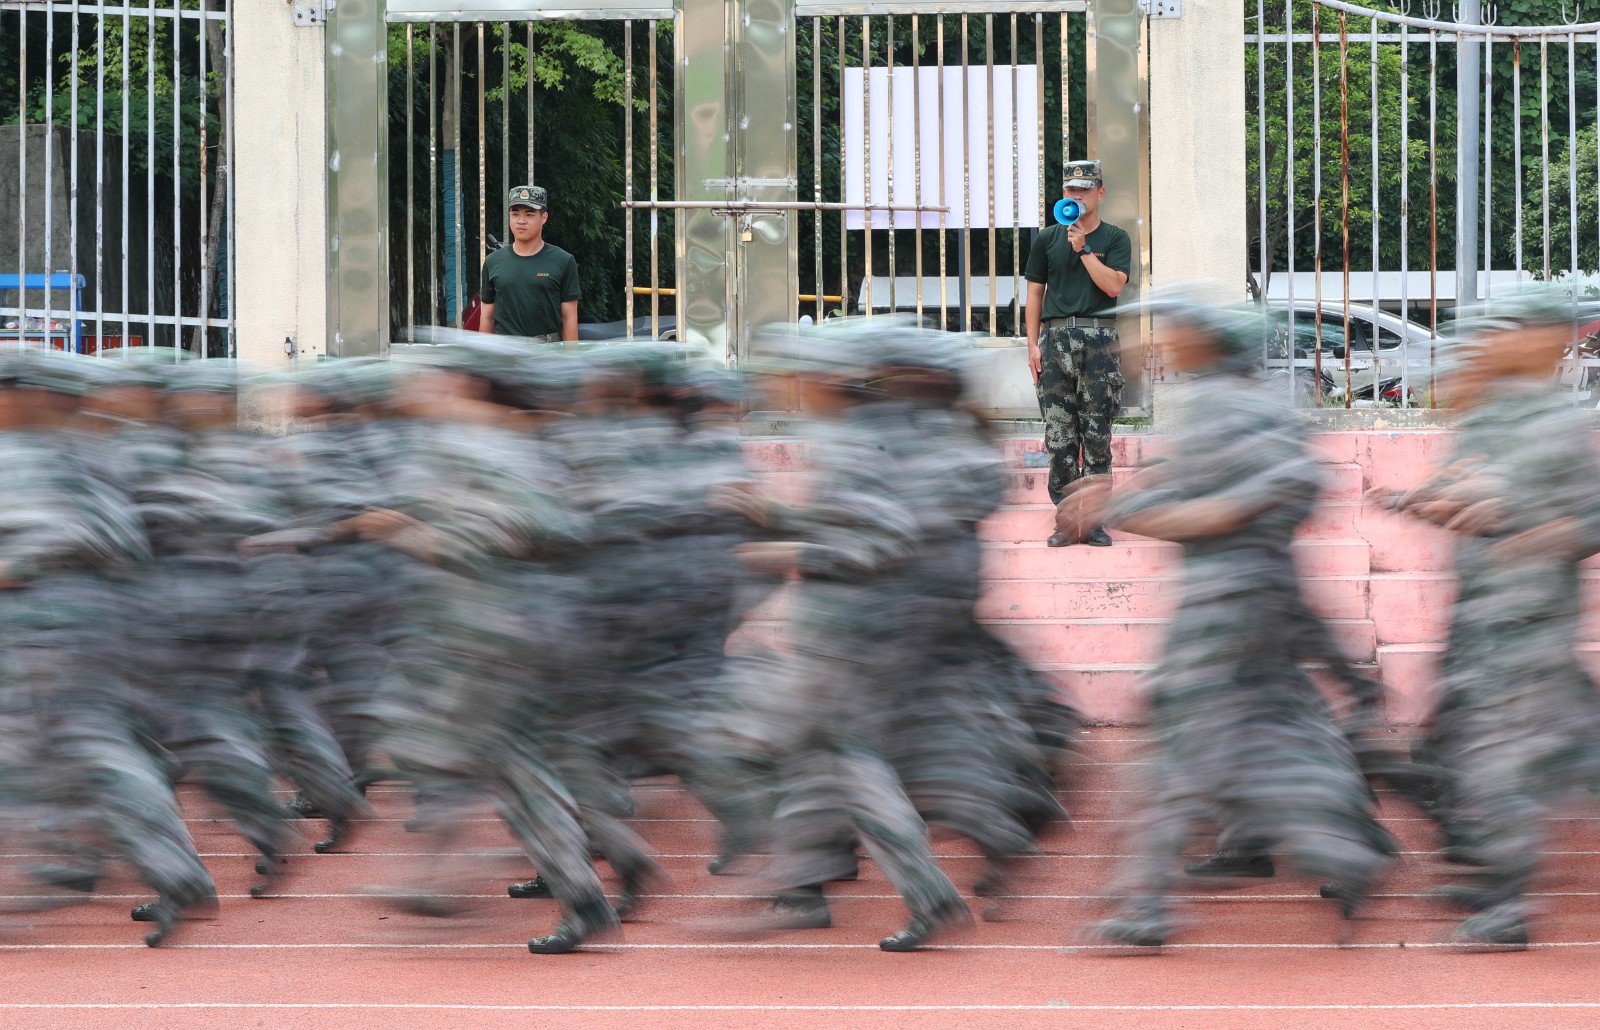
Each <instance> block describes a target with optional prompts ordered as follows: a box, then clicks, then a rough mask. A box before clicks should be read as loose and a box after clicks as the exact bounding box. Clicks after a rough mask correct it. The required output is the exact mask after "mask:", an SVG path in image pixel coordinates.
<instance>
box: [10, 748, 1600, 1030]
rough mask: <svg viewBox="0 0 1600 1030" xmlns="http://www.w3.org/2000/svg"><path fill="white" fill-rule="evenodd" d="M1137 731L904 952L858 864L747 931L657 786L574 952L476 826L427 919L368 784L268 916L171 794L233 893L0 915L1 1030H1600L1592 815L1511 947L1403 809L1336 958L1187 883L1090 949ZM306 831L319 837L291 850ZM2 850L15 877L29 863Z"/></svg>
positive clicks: (1549, 872)
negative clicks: (626, 884)
mask: <svg viewBox="0 0 1600 1030" xmlns="http://www.w3.org/2000/svg"><path fill="white" fill-rule="evenodd" d="M1137 734H1138V731H1110V730H1104V731H1095V732H1094V733H1092V734H1090V735H1089V736H1088V738H1087V742H1086V746H1085V752H1086V754H1087V755H1088V756H1089V759H1090V764H1088V765H1087V766H1086V767H1085V769H1084V770H1083V773H1082V775H1081V776H1080V777H1079V779H1078V781H1077V782H1076V784H1075V789H1074V791H1072V792H1070V793H1069V794H1067V795H1066V797H1065V799H1066V801H1067V804H1068V806H1069V808H1070V809H1071V811H1072V813H1073V815H1074V817H1075V823H1074V827H1073V829H1072V831H1070V832H1068V831H1063V832H1060V833H1058V834H1056V835H1054V836H1052V837H1051V838H1049V839H1048V840H1047V841H1045V842H1044V846H1043V849H1042V850H1041V853H1040V854H1038V855H1037V856H1034V857H1031V858H1029V859H1027V860H1026V861H1025V862H1024V863H1023V869H1022V873H1021V875H1020V876H1019V877H1018V879H1017V880H1016V882H1015V883H1014V884H1013V886H1012V896H1010V897H1008V898H1006V899H1003V900H1002V901H1001V902H1000V911H998V912H995V913H992V914H993V915H994V916H996V917H998V918H997V920H996V921H980V922H979V923H977V924H976V925H975V926H973V927H972V928H971V929H970V930H965V931H962V932H960V933H959V934H956V935H952V936H951V937H949V938H948V939H946V940H944V941H943V942H942V943H941V945H940V946H939V947H937V948H935V949H931V950H929V951H926V952H922V953H919V954H912V955H891V954H885V953H883V952H881V951H879V950H878V948H877V946H876V942H877V939H878V937H879V936H881V935H882V934H884V933H887V932H890V931H892V930H894V929H897V928H899V926H900V925H902V923H903V922H904V919H905V913H904V909H903V907H902V906H901V904H900V902H899V901H898V899H896V898H895V897H894V896H893V894H892V892H891V891H890V890H889V888H888V886H887V885H886V884H885V883H884V881H883V878H882V876H881V875H879V874H878V872H877V870H875V869H874V868H872V866H871V865H870V864H867V865H865V866H864V868H863V870H862V875H861V879H860V880H859V881H858V882H855V883H850V884H840V885H837V886H836V887H835V888H833V889H831V890H830V896H831V897H832V898H833V899H834V906H833V910H834V927H833V928H832V929H830V930H820V931H803V932H794V933H788V934H783V935H779V936H774V937H765V938H759V937H752V936H751V935H749V934H748V933H740V932H737V929H738V928H739V927H740V926H741V925H742V924H743V923H745V922H747V921H748V919H749V918H750V917H752V916H755V915H756V914H758V913H759V912H760V907H761V900H760V891H761V884H760V882H759V881H758V880H756V879H754V878H749V877H713V876H710V875H708V874H707V873H706V871H705V862H706V859H707V858H708V857H709V855H710V852H711V840H712V830H713V824H712V823H710V822H709V821H708V820H707V818H706V815H705V813H704V812H703V811H702V810H701V809H700V808H699V807H698V806H697V805H696V804H694V803H693V802H692V801H691V800H689V799H688V798H687V796H686V795H685V794H684V792H683V791H682V790H681V789H680V788H678V787H677V785H676V784H674V783H669V782H664V781H662V782H652V783H647V784H644V785H641V786H640V787H638V788H637V790H636V795H637V798H638V802H639V815H640V820H639V822H638V823H637V826H638V828H639V829H640V830H641V832H643V833H644V835H645V836H646V837H647V838H649V840H650V841H651V843H652V844H653V845H654V846H655V847H656V848H657V849H658V850H659V852H660V853H661V856H662V863H663V865H664V866H665V867H666V869H667V870H668V873H669V874H670V880H669V881H668V882H666V883H663V884H659V885H657V886H656V888H654V892H653V893H652V894H651V895H650V896H649V897H648V898H647V899H646V901H645V903H644V904H643V905H642V906H641V908H640V911H639V913H638V915H637V917H636V921H635V922H632V923H630V924H629V925H628V926H627V927H626V930H625V932H624V935H623V937H622V938H621V939H620V940H617V941H613V942H609V943H606V944H603V945H600V946H597V947H594V948H592V949H590V950H587V951H585V952H582V953H578V954H573V955H565V956H535V955H530V954H528V952H527V951H526V949H525V941H526V939H527V938H528V937H529V936H532V935H533V934H536V933H541V932H544V931H545V930H547V929H548V928H549V927H550V926H551V925H552V923H553V922H554V920H555V909H554V905H553V903H551V902H547V901H517V900H513V899H510V898H507V897H506V896H505V895H504V888H505V884H506V882H507V881H509V880H512V879H517V878H522V877H524V876H526V875H527V874H528V872H529V870H528V869H527V867H526V865H525V864H524V863H523V862H522V861H521V860H520V858H519V857H518V856H517V855H516V853H515V850H514V848H512V846H511V843H510V839H509V838H508V837H507V835H506V834H505V832H504V830H503V829H501V827H500V826H499V825H498V824H497V823H496V822H495V821H494V820H493V819H492V818H491V817H490V816H489V814H488V813H485V814H484V816H483V818H482V820H481V821H479V822H475V823H473V824H472V831H471V834H470V839H469V840H468V842H467V845H466V846H467V849H468V852H469V854H468V856H467V857H466V858H465V859H463V860H462V861H461V862H460V863H458V867H459V869H460V870H461V872H462V874H463V876H464V877H465V878H464V879H463V880H462V881H461V882H462V883H463V884H464V886H463V887H458V888H457V889H456V890H455V891H454V892H453V893H458V894H460V895H462V896H461V897H460V898H459V899H458V900H459V901H460V902H461V904H462V906H463V911H462V912H461V913H460V914H459V915H458V916H454V917H451V918H448V919H426V918H423V917H418V916H412V915H406V914H403V913H400V912H398V911H396V910H394V909H393V908H392V907H391V906H389V905H387V904H386V903H385V902H383V901H381V900H379V899H377V898H375V897H373V896H372V895H371V888H372V887H373V886H374V885H381V884H390V883H394V882H396V881H398V880H400V879H402V878H403V877H404V873H405V871H406V870H407V869H410V868H414V865H413V864H414V863H416V862H418V861H420V859H419V858H417V857H415V856H414V855H413V857H407V853H415V852H417V851H418V850H419V848H420V847H422V846H423V845H421V844H420V843H419V839H418V838H416V837H413V836H411V835H408V834H407V833H406V832H405V831H404V828H403V826H402V822H403V820H404V819H405V817H406V816H407V815H408V814H409V811H410V801H409V796H408V793H407V792H406V791H404V790H400V789H396V788H394V786H393V785H386V786H381V787H379V788H377V789H375V790H374V792H373V798H372V799H373V802H374V806H375V809H376V814H377V819H375V820H374V821H372V822H370V823H367V824H365V825H364V826H363V827H362V828H361V831H360V833H359V834H358V836H356V837H355V838H354V839H353V840H352V841H351V842H350V843H349V845H348V846H347V849H346V850H347V851H348V853H346V854H339V855H316V854H314V853H312V852H311V850H310V847H309V844H308V846H307V847H306V848H305V849H304V853H303V854H300V855H296V856H294V857H293V859H292V861H291V864H290V868H289V872H288V874H287V875H286V876H285V877H284V878H283V879H282V880H280V881H279V883H278V884H277V891H278V894H277V895H276V896H274V897H271V898H266V899H261V900H256V899H252V898H250V897H249V896H248V895H247V893H246V891H247V887H248V885H249V884H250V882H252V881H253V880H254V879H255V877H254V875H253V874H252V872H251V868H250V867H251V865H252V859H251V856H250V855H249V854H248V851H249V849H248V848H247V847H246V846H245V845H244V843H243V842H242V841H241V840H240V839H239V838H238V837H237V836H236V835H235V834H234V833H232V832H231V831H230V830H229V829H228V828H227V826H226V824H224V823H221V822H217V821H214V820H211V819H208V818H205V817H204V812H203V810H202V806H201V805H199V804H198V803H197V802H196V799H195V798H194V797H193V796H192V795H191V794H190V793H189V792H188V791H186V792H185V795H186V796H185V801H186V805H187V808H188V810H189V811H190V812H191V813H192V814H193V815H194V816H195V818H194V819H193V821H192V822H191V827H192V829H193V832H194V833H195V838H196V841H197V843H198V844H199V846H200V849H201V851H202V852H203V853H204V854H205V855H206V861H207V863H208V865H209V866H210V867H211V868H212V870H213V872H214V873H215V874H216V876H217V881H218V887H219V889H220V890H221V891H222V893H223V897H222V903H221V907H220V911H219V912H218V914H217V916H216V918H214V919H209V920H204V921H196V922H191V923H186V924H184V925H183V926H182V927H181V928H180V930H179V931H178V933H177V935H176V936H175V938H174V943H173V944H171V945H169V946H167V947H164V948H160V949H149V948H146V947H145V946H144V945H143V943H142V935H143V933H144V930H145V929H146V927H145V926H143V925H142V924H135V923H132V922H130V921H129V920H128V917H127V909H128V907H129V905H131V904H133V903H136V902H138V901H142V900H146V899H145V897H144V895H143V894H141V893H140V891H139V887H138V885H137V884H135V883H133V882H132V881H131V880H126V879H119V880H115V881H110V882H108V883H106V884H105V885H104V886H103V888H102V890H103V893H102V894H100V895H98V896H97V897H96V899H95V900H94V902H93V903H91V904H87V905H80V906H77V907H73V908H64V909H56V910H52V911H46V912H35V913H16V912H12V913H11V914H9V915H6V916H3V917H0V953H3V957H0V962H3V963H4V968H5V970H6V972H7V975H6V977H5V981H4V982H5V983H6V984H7V986H8V990H6V991H5V992H3V993H0V1027H27V1028H35V1027H38V1028H54V1027H93V1028H101V1027H157V1026H159V1027H175V1028H189V1027H194V1028H201V1027H205V1028H211V1027H228V1028H232V1027H258V1026H262V1027H268V1026H270V1027H295V1028H299V1027H314V1028H338V1030H345V1028H362V1027H382V1028H384V1030H398V1028H408V1027H436V1026H437V1027H452V1028H457V1027H459V1028H479V1027H539V1028H543V1027H561V1028H589V1027H597V1028H599V1027H603V1028H613V1027H650V1028H679V1027H682V1028H696V1030H699V1028H706V1027H734V1028H769V1027H783V1028H791V1027H793V1028H820V1027H828V1028H835V1027H848V1028H852V1030H853V1028H861V1030H878V1028H884V1030H888V1028H894V1030H902V1028H906V1027H915V1028H916V1030H937V1028H943V1027H951V1028H970V1027H998V1028H1033V1027H1051V1028H1093V1030H1101V1028H1104V1030H1123V1028H1129V1030H1133V1028H1137V1030H1147V1028H1148V1030H1175V1028H1186V1030H1187V1028H1203V1030H1211V1028H1216V1030H1256V1028H1272V1030H1280V1028H1285V1027H1294V1028H1301V1027H1403V1028H1407V1030H1415V1028H1431V1027H1440V1028H1446V1027H1448V1028H1452V1030H1454V1028H1465V1027H1493V1028H1506V1030H1519V1028H1540V1030H1550V1028H1584V1030H1593V1028H1597V1027H1600V990H1596V989H1595V986H1594V985H1595V980H1596V976H1597V974H1600V876H1597V875H1595V869H1596V862H1595V859H1596V857H1597V856H1600V833H1597V832H1596V831H1597V829H1600V820H1596V819H1570V820H1565V821H1562V822H1560V823H1557V824H1556V825H1555V826H1554V828H1553V832H1552V834H1551V838H1550V843H1549V845H1548V847H1549V851H1550V857H1549V859H1548V862H1547V867H1546V870H1545V873H1544V876H1543V878H1542V882H1541V883H1540V884H1539V888H1538V889H1539V892H1540V896H1541V899H1542V900H1543V902H1544V903H1545V907H1546V909H1547V911H1546V913H1545V914H1544V915H1543V916H1542V917H1541V918H1540V919H1539V921H1538V923H1537V924H1536V926H1535V928H1534V932H1535V937H1536V941H1537V944H1536V946H1535V947H1533V948H1532V949H1530V950H1528V951H1526V952H1521V953H1516V954H1463V953H1459V952H1457V951H1455V950H1453V949H1451V948H1449V947H1447V946H1444V945H1442V944H1441V942H1442V940H1443V939H1444V937H1445V936H1446V935H1447V934H1448V932H1449V930H1450V928H1451V927H1452V926H1453V923H1454V919H1455V918H1456V916H1455V915H1454V914H1453V913H1452V912H1451V911H1450V910H1448V909H1446V908H1445V907H1444V906H1442V905H1441V904H1440V903H1438V902H1436V901H1434V900H1432V899H1430V898H1429V897H1427V892H1428V891H1429V889H1430V888H1431V887H1433V886H1435V885H1437V884H1439V883H1442V882H1446V881H1447V879H1448V878H1449V877H1450V875H1451V870H1450V867H1448V866H1444V865H1441V864H1440V863H1438V862H1437V861H1436V860H1435V859H1433V858H1432V857H1431V856H1430V855H1428V854H1427V853H1426V849H1427V848H1428V846H1429V838H1428V834H1427V832H1426V825H1425V824H1424V823H1423V822H1422V821H1421V820H1420V819H1418V818H1417V816H1416V814H1415V813H1414V812H1411V811H1409V810H1406V809H1405V808H1403V807H1402V806H1399V805H1396V804H1392V803H1391V804H1389V806H1388V807H1387V809H1386V811H1385V815H1386V816H1387V817H1388V818H1387V822H1388V823H1389V825H1390V826H1391V828H1392V829H1393V830H1394V831H1395V833H1396V835H1397V836H1398V837H1399V839H1400V840H1401V841H1402V844H1403V847H1404V848H1405V849H1406V852H1407V853H1406V854H1405V855H1404V856H1403V858H1402V862H1401V864H1400V865H1399V866H1398V867H1397V868H1396V869H1395V870H1394V871H1393V873H1392V874H1391V875H1390V876H1389V877H1388V878H1387V879H1386V880H1385V882H1384V883H1383V884H1382V886H1381V888H1380V892H1379V893H1380V896H1379V897H1378V898H1377V899H1376V900H1375V901H1374V902H1373V904H1372V905H1371V906H1370V908H1369V913H1368V917H1367V918H1365V919H1363V920H1361V921H1360V922H1359V923H1358V925H1357V926H1356V928H1355V931H1354V934H1353V937H1352V940H1351V943H1350V945H1349V946H1347V947H1340V946H1338V945H1337V944H1336V941H1337V938H1338V935H1339V931H1340V925H1339V920H1338V918H1337V916H1336V915H1335V913H1334V912H1333V910H1332V907H1331V904H1330V903H1329V902H1324V901H1320V900H1318V899H1317V898H1316V897H1315V892H1316V886H1317V885H1316V884H1315V883H1313V882H1309V881H1305V880H1302V879H1296V878H1293V877H1291V876H1287V875H1281V876H1280V877H1279V878H1277V879H1275V880H1269V881H1252V882H1251V883H1250V884H1249V885H1248V886H1246V887H1244V888H1241V889H1238V890H1229V891H1226V892H1213V888H1212V887H1211V886H1210V885H1208V884H1204V883H1193V884H1189V885H1187V886H1188V889H1189V891H1190V893H1189V894H1188V895H1186V899H1187V900H1186V901H1185V902H1184V903H1183V905H1182V910H1181V911H1182V917H1183V920H1184V929H1183V931H1182V932H1181V933H1180V934H1179V935H1177V936H1176V937H1175V938H1174V941H1173V943H1172V945H1170V946H1169V947H1167V948H1166V949H1164V950H1163V951H1162V952H1161V953H1160V954H1155V955H1149V956H1141V957H1122V956H1119V955H1116V954H1114V953H1112V952H1110V951H1108V950H1107V949H1103V948H1099V947H1096V946H1094V945H1091V944H1087V942H1086V941H1085V940H1084V938H1083V936H1082V933H1081V931H1082V927H1083V926H1084V924H1085V923H1086V922H1088V921H1089V920H1092V919H1094V918H1097V917H1099V916H1100V915H1102V914H1103V913H1104V912H1105V910H1106V904H1105V902H1104V901H1102V900H1101V899H1100V895H1101V894H1103V892H1104V891H1105V889H1106V886H1107V884H1109V883H1110V882H1111V880H1112V879H1113V877H1114V876H1115V874H1116V872H1117V868H1118V865H1119V863H1120V862H1121V861H1122V857H1121V856H1123V855H1124V854H1125V852H1126V846H1125V845H1124V844H1123V843H1122V836H1123V834H1124V833H1125V831H1126V830H1127V829H1128V828H1129V825H1130V824H1129V823H1128V821H1127V820H1128V819H1129V818H1130V817H1131V816H1133V815H1136V814H1137V813H1136V810H1135V805H1136V799H1137V795H1136V794H1133V793H1131V792H1130V790H1129V787H1130V786H1131V785H1132V779H1133V773H1134V772H1135V769H1134V768H1132V763H1136V762H1137V761H1138V759H1139V755H1140V751H1139V749H1140V746H1141V745H1140V741H1139V739H1138V736H1137ZM320 826H321V824H318V823H312V824H308V827H307V828H308V839H309V831H311V830H314V829H318V828H320ZM939 850H940V853H941V855H943V856H944V861H945V865H946V868H947V869H948V870H949V871H950V873H951V875H952V876H953V877H954V878H955V879H956V880H957V882H958V884H960V885H961V886H962V887H963V888H965V887H966V886H967V885H968V884H970V882H971V881H972V879H973V878H974V877H976V876H977V875H979V873H980V871H981V870H980V866H981V862H980V861H979V860H978V859H976V857H973V851H972V847H971V845H970V844H967V843H966V842H964V841H960V840H949V841H941V842H940V843H939ZM8 857H10V858H11V861H9V862H7V863H5V864H6V865H8V866H12V867H15V866H16V865H18V864H20V862H21V861H24V859H20V858H16V857H15V854H14V853H13V855H12V856H8ZM13 889H14V888H13ZM15 903H16V901H15V899H13V901H12V904H15ZM984 904H985V903H984V902H982V901H977V902H975V903H974V910H975V911H977V910H979V909H981V908H982V907H983V906H984Z"/></svg>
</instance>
